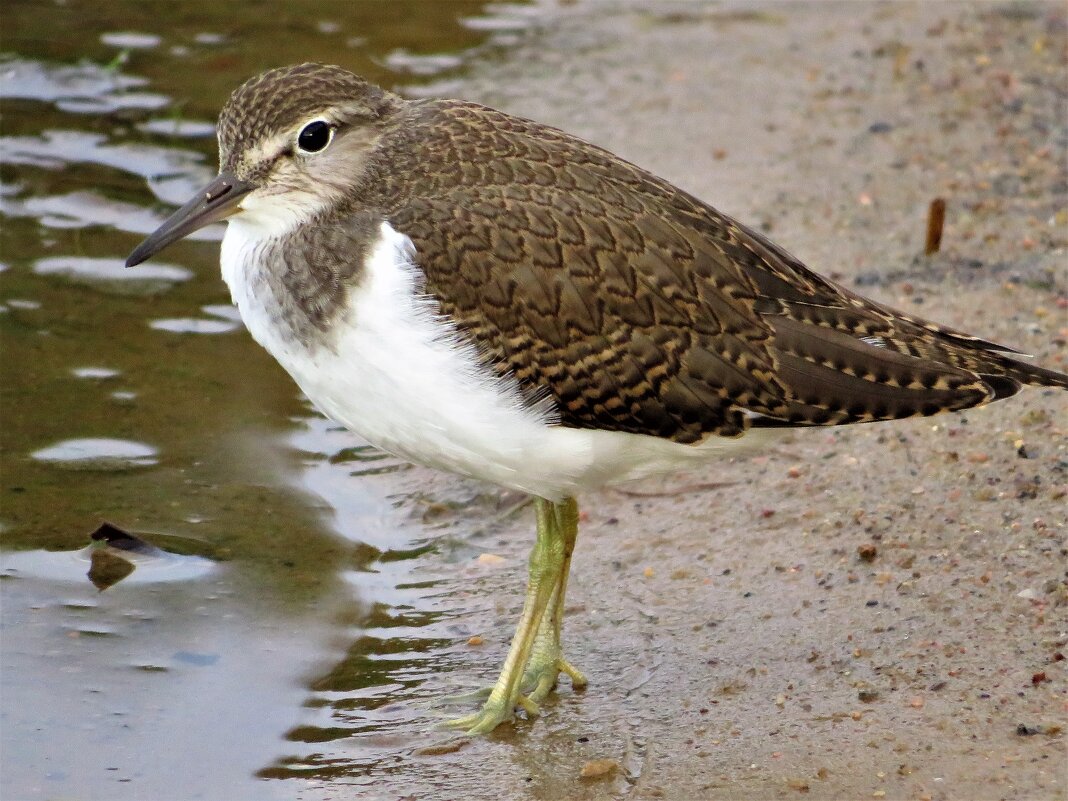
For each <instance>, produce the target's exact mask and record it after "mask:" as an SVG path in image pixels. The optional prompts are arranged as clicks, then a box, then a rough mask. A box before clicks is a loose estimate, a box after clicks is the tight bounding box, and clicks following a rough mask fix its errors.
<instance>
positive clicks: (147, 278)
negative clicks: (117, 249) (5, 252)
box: [33, 256, 193, 297]
mask: <svg viewBox="0 0 1068 801" xmlns="http://www.w3.org/2000/svg"><path fill="white" fill-rule="evenodd" d="M33 271H34V272H35V273H37V274H38V275H54V276H57V277H60V278H64V279H66V280H67V281H69V282H70V283H72V284H79V285H82V286H88V287H92V288H93V289H98V290H100V291H101V292H105V293H107V294H109V295H133V296H138V297H144V296H148V295H159V294H160V293H162V292H166V291H167V290H168V289H170V288H171V287H172V286H174V284H176V283H178V282H180V281H188V280H189V279H190V278H192V277H193V273H192V272H191V271H190V270H187V269H185V268H184V267H176V266H174V265H170V264H142V265H140V266H139V267H137V269H134V270H127V269H126V267H125V265H124V264H123V263H122V262H121V261H119V260H118V259H90V258H86V257H81V256H63V257H59V258H54V259H38V260H37V261H36V262H34V265H33Z"/></svg>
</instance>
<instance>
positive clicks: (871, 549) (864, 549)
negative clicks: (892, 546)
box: [857, 542, 879, 562]
mask: <svg viewBox="0 0 1068 801" xmlns="http://www.w3.org/2000/svg"><path fill="white" fill-rule="evenodd" d="M878 555H879V549H878V547H876V545H875V544H874V543H871V542H866V543H864V544H863V545H859V546H857V556H859V557H860V558H861V559H862V560H864V561H865V562H873V561H875V557H876V556H878Z"/></svg>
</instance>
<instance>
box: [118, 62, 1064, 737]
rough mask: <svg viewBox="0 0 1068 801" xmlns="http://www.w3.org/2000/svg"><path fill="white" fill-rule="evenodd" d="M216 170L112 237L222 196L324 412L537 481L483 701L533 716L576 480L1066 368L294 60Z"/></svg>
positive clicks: (599, 166)
mask: <svg viewBox="0 0 1068 801" xmlns="http://www.w3.org/2000/svg"><path fill="white" fill-rule="evenodd" d="M216 130H217V136H218V143H219V161H220V167H219V173H218V176H217V177H216V178H215V179H214V180H212V181H211V182H210V183H209V184H208V185H207V186H206V187H205V188H204V189H203V190H202V191H201V192H199V193H198V194H197V195H195V196H194V197H193V198H192V199H191V200H189V202H188V203H186V204H185V205H184V206H182V207H181V208H179V209H178V210H177V211H176V212H174V213H173V214H172V215H171V216H170V217H169V218H168V219H167V220H165V221H164V222H163V223H162V224H161V226H160V227H159V228H158V229H157V230H156V231H155V232H154V233H152V234H151V235H149V236H148V237H147V238H146V239H145V240H144V241H143V242H142V243H141V244H140V245H138V246H137V248H136V249H135V250H134V251H133V252H132V253H131V254H130V256H129V259H128V260H127V262H126V265H127V266H128V267H130V266H134V265H137V264H139V263H141V262H143V261H145V260H146V259H148V258H150V257H151V256H153V255H154V254H156V253H158V252H159V251H161V250H162V249H163V248H165V247H166V246H168V245H169V244H171V243H173V242H175V241H177V240H179V239H181V238H183V237H185V236H187V235H188V234H190V233H192V232H193V231H195V230H197V229H199V228H201V227H203V226H205V225H208V224H209V223H212V222H216V221H220V220H224V219H225V220H226V221H227V230H226V233H225V235H224V237H223V240H222V245H221V249H220V265H221V273H222V278H223V280H224V281H225V283H226V284H227V285H228V287H229V290H230V293H231V296H232V299H233V302H234V303H235V304H236V305H237V308H238V310H239V312H240V315H241V318H242V320H243V321H244V323H245V326H246V328H247V329H248V331H249V333H250V334H251V335H252V337H253V338H254V339H255V340H256V341H257V342H258V343H259V344H260V345H262V346H263V347H264V348H266V349H267V350H268V351H269V352H270V353H271V354H272V355H273V356H274V358H275V359H276V360H277V361H278V362H279V363H280V364H281V365H282V367H284V368H285V369H286V371H287V372H288V373H289V374H290V375H291V376H292V378H293V379H294V380H295V381H296V383H297V385H298V386H299V387H300V389H301V390H302V391H303V392H304V394H305V395H306V396H307V397H308V398H309V400H310V401H311V402H312V403H313V404H314V405H315V406H316V407H317V408H318V409H319V410H320V411H321V412H322V413H324V414H325V415H326V416H328V417H330V418H332V419H333V420H335V421H337V422H338V423H341V424H342V425H344V426H346V427H348V428H349V429H351V430H352V431H354V432H356V433H357V434H359V435H360V436H361V437H363V438H364V439H366V440H367V441H368V442H369V443H371V444H372V445H374V446H376V447H378V448H380V449H382V450H384V451H388V452H390V453H392V454H394V455H396V456H399V457H401V458H403V459H406V460H408V461H411V462H414V463H418V464H422V465H426V466H429V467H432V468H437V469H441V470H446V471H451V472H453V473H458V474H461V475H463V476H467V477H471V478H475V479H479V480H482V481H487V482H491V483H494V484H497V485H499V486H501V487H505V488H508V489H512V490H518V491H520V492H523V493H526V494H528V495H530V496H532V497H533V498H534V503H533V505H534V511H535V518H536V529H535V530H536V534H535V543H534V547H533V550H532V552H531V555H530V560H529V576H528V581H527V589H526V594H525V599H524V604H523V609H522V613H521V615H520V619H519V622H518V625H517V627H516V632H515V635H514V637H513V639H512V642H511V645H510V647H509V650H508V652H507V656H506V658H505V661H504V664H503V667H502V668H501V671H500V674H499V676H498V678H497V680H496V682H495V683H494V684H493V686H492V688H491V689H490V690H489V693H488V696H487V697H485V700H484V702H483V703H482V704H481V706H480V708H478V709H477V710H475V711H473V712H471V714H468V715H464V716H462V717H459V718H457V719H455V720H451V721H449V722H448V724H447V725H452V726H455V727H456V728H458V729H461V730H464V731H467V732H469V733H471V734H485V733H488V732H490V731H492V730H493V729H495V728H496V727H497V726H498V725H500V724H502V723H505V722H509V721H513V720H514V719H515V716H516V712H517V711H518V710H525V712H526V714H527V715H528V716H531V717H533V716H535V715H536V714H537V713H538V711H539V705H541V704H542V702H543V701H544V700H545V699H546V697H547V696H548V695H549V693H550V692H551V691H552V690H553V689H554V688H555V687H556V685H557V681H558V679H559V678H560V676H561V675H566V676H568V677H569V678H570V681H571V683H572V684H573V686H575V687H583V686H585V685H586V683H587V680H586V678H585V676H584V675H583V673H582V672H580V670H579V669H578V668H576V667H575V666H574V665H572V663H571V662H570V661H568V660H567V659H566V658H565V656H564V651H563V647H562V640H561V630H562V621H563V612H564V607H565V602H564V599H565V593H566V591H567V582H568V576H569V572H570V563H571V558H572V553H573V551H574V548H575V544H576V539H577V533H578V522H579V512H578V505H577V501H576V498H577V497H579V496H580V495H581V494H582V493H584V492H589V491H591V490H594V489H597V488H601V487H606V486H611V485H614V484H617V483H620V482H625V481H631V480H634V479H639V478H643V477H649V476H656V475H667V474H670V473H673V472H676V471H679V470H681V469H685V468H696V467H700V466H702V465H705V464H708V463H710V462H711V461H713V460H715V459H718V458H722V457H723V456H725V455H731V454H736V453H739V452H743V450H744V449H747V448H752V447H754V445H755V446H756V447H759V446H761V445H762V444H764V443H766V442H769V441H771V438H773V437H774V436H775V435H777V434H781V433H782V430H783V429H792V428H797V427H809V426H837V425H843V424H851V423H873V422H879V421H889V420H896V419H901V418H907V417H916V416H928V415H934V414H938V413H942V412H952V411H958V410H961V409H968V408H971V407H976V406H982V405H984V404H987V403H990V402H991V401H996V400H1000V399H1002V398H1007V397H1009V396H1011V395H1014V394H1016V393H1017V392H1018V391H1020V389H1021V387H1022V386H1024V385H1037V386H1043V387H1056V388H1060V389H1068V375H1065V374H1063V373H1060V372H1057V371H1054V370H1051V369H1046V368H1043V367H1039V366H1036V365H1033V364H1031V363H1028V362H1026V361H1023V357H1022V356H1021V355H1020V354H1019V353H1018V352H1017V351H1014V350H1012V349H1011V348H1008V347H1005V346H1002V345H998V344H996V343H993V342H990V341H987V340H985V339H982V338H979V337H977V336H972V335H970V334H967V333H964V332H961V331H957V330H954V329H952V328H949V327H946V326H943V325H939V324H937V323H934V322H930V321H927V320H924V319H921V318H919V317H915V316H913V315H911V314H906V313H903V312H901V311H897V310H894V309H892V308H890V307H888V306H885V305H883V304H881V303H878V302H875V301H873V300H869V299H866V298H864V297H861V296H860V295H858V294H855V293H853V292H852V291H850V290H849V289H847V288H845V287H843V286H840V285H839V284H837V283H835V282H833V281H831V280H829V279H827V278H824V277H822V276H820V275H818V274H817V273H815V272H813V271H811V270H809V269H808V268H807V267H806V266H804V265H803V264H802V263H801V262H800V261H798V260H797V259H796V258H794V257H793V256H791V255H790V254H789V253H788V252H787V251H786V250H784V249H782V248H781V247H779V246H778V245H776V244H774V243H773V242H771V241H770V240H769V239H767V238H766V237H765V236H763V235H762V234H760V233H758V232H757V231H754V230H753V229H752V228H749V227H746V226H745V225H743V224H742V223H740V222H737V221H735V220H734V219H732V218H731V217H729V216H727V215H725V214H722V213H720V212H719V211H717V210H716V209H714V208H713V207H712V206H710V205H708V204H707V203H705V202H703V201H702V200H699V199H698V198H696V197H694V196H693V195H691V194H688V193H687V192H684V191H683V190H681V189H679V188H677V187H675V186H674V185H672V184H671V183H669V182H668V181H666V180H664V179H662V178H659V177H657V176H656V175H654V174H653V173H651V172H648V171H646V170H644V169H642V168H640V167H638V166H635V165H634V164H631V163H629V162H627V161H625V160H623V159H621V158H619V157H618V156H616V155H614V154H612V153H611V152H609V151H607V150H604V149H602V148H600V147H598V146H596V145H594V144H591V143H588V142H586V141H584V140H582V139H579V138H577V137H575V136H572V135H570V134H568V133H565V132H564V131H562V130H559V129H556V128H552V127H549V126H547V125H542V124H539V123H537V122H534V121H531V120H528V119H523V118H521V117H517V116H513V115H510V114H506V113H503V112H501V111H497V110H494V109H492V108H489V107H486V106H483V105H479V104H476V103H472V102H466V101H462V100H450V99H416V100H411V99H405V98H402V97H401V96H399V95H397V94H395V93H393V92H390V91H388V90H386V89H383V88H380V87H378V86H376V85H374V84H372V83H370V82H368V81H366V80H365V79H363V78H361V77H359V76H357V75H355V74H353V73H352V72H349V71H348V70H346V69H344V68H342V67H337V66H330V65H324V64H317V63H306V64H300V65H296V66H289V67H282V68H277V69H272V70H269V71H267V72H264V73H262V74H260V75H258V76H256V77H253V78H251V79H250V80H248V81H247V82H245V83H244V84H243V85H241V86H240V87H239V88H237V89H236V90H235V91H234V92H233V94H232V95H231V96H230V98H229V100H228V101H227V103H226V104H225V106H224V107H223V109H222V111H221V113H220V116H219V121H218V126H217V129H216Z"/></svg>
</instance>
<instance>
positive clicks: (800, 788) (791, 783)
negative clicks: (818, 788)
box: [786, 779, 808, 793]
mask: <svg viewBox="0 0 1068 801" xmlns="http://www.w3.org/2000/svg"><path fill="white" fill-rule="evenodd" d="M786 786H787V787H789V788H790V789H791V790H797V792H799V793H807V792H808V782H807V781H805V780H804V779H787V780H786Z"/></svg>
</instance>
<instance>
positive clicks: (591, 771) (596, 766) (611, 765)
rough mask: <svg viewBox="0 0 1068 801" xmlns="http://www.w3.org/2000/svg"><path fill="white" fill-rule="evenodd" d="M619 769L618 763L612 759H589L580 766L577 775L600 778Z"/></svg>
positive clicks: (585, 777) (586, 777)
mask: <svg viewBox="0 0 1068 801" xmlns="http://www.w3.org/2000/svg"><path fill="white" fill-rule="evenodd" d="M618 769H619V763H618V762H617V761H616V760H614V759H591V760H590V761H589V762H587V763H586V764H585V765H583V766H582V772H581V773H579V776H580V777H581V778H583V779H602V778H604V777H606V776H611V775H612V774H613V773H615V772H616V771H617V770H618Z"/></svg>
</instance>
